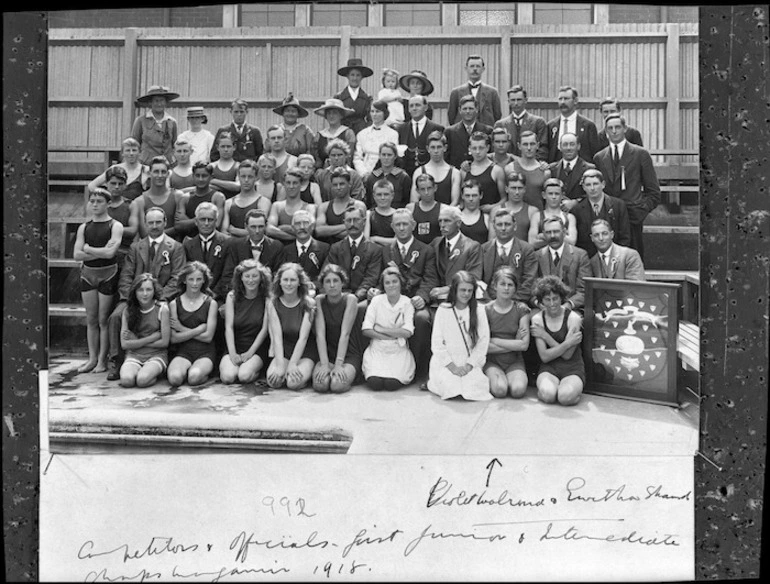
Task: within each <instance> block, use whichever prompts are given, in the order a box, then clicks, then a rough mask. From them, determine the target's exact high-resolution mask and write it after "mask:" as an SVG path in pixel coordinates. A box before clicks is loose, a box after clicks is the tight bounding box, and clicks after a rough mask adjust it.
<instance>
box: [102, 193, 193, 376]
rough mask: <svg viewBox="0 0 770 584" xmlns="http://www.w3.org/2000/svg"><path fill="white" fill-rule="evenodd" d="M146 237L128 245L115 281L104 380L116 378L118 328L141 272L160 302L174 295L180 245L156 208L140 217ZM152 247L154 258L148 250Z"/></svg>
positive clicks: (182, 258) (181, 265)
mask: <svg viewBox="0 0 770 584" xmlns="http://www.w3.org/2000/svg"><path fill="white" fill-rule="evenodd" d="M144 221H145V225H146V226H147V236H146V237H144V238H143V239H140V240H139V241H136V242H134V243H132V244H131V247H130V248H129V250H128V254H127V255H126V260H125V262H124V263H123V268H122V269H121V272H120V279H119V280H118V298H119V301H118V304H117V306H115V309H114V310H113V311H112V314H110V317H109V319H108V321H107V332H108V335H109V345H110V346H109V351H108V354H107V379H108V380H111V381H112V380H115V379H118V378H119V377H120V374H119V371H120V365H121V362H122V360H123V349H122V348H121V346H120V325H121V319H122V317H123V311H124V310H125V309H126V306H127V301H128V293H129V290H130V289H131V285H132V284H133V283H134V282H135V281H136V279H137V278H138V277H139V276H140V275H141V274H143V273H144V272H150V273H151V274H152V275H153V276H155V278H156V279H157V280H158V284H159V285H160V286H161V294H160V298H161V300H163V301H166V302H168V301H170V300H171V299H172V298H174V297H175V296H176V295H177V293H178V290H177V282H178V280H179V275H180V274H181V272H182V268H184V265H185V252H184V248H183V247H182V244H181V243H179V242H178V241H175V240H174V239H172V238H171V237H169V236H168V235H166V233H165V229H166V213H165V211H163V209H161V208H160V207H150V208H149V209H147V210H146V211H145V214H144ZM153 246H154V247H155V250H156V251H155V254H154V257H151V254H152V252H151V250H152V248H153Z"/></svg>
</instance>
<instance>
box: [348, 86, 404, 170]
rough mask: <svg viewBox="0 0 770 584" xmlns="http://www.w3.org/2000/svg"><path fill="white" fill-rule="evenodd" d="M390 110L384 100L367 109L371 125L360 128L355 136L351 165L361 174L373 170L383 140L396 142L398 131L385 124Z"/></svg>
mask: <svg viewBox="0 0 770 584" xmlns="http://www.w3.org/2000/svg"><path fill="white" fill-rule="evenodd" d="M389 114H390V110H389V109H388V104H387V103H385V102H384V101H379V100H377V101H375V102H374V103H372V107H371V109H370V110H369V116H370V117H371V118H372V125H371V126H367V127H366V128H364V129H363V130H361V131H360V132H359V133H358V135H357V136H356V150H355V154H354V155H353V166H354V168H355V169H356V172H358V174H360V175H361V176H366V175H367V174H368V173H370V172H372V170H374V167H375V165H376V164H377V161H378V160H379V158H380V146H381V145H383V144H384V143H385V142H392V143H394V144H398V132H396V131H395V130H394V129H393V128H391V127H389V126H386V125H385V120H387V119H388V115H389Z"/></svg>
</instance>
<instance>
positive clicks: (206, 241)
mask: <svg viewBox="0 0 770 584" xmlns="http://www.w3.org/2000/svg"><path fill="white" fill-rule="evenodd" d="M214 233H215V232H214V231H212V232H211V235H209V236H208V237H203V236H202V235H201V234H200V233H199V234H198V237H200V238H201V243H208V242H209V241H211V240H212V239H214Z"/></svg>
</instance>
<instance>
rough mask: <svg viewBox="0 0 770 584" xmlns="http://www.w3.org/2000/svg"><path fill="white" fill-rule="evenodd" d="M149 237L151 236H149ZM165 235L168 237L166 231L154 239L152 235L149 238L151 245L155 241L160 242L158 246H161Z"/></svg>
mask: <svg viewBox="0 0 770 584" xmlns="http://www.w3.org/2000/svg"><path fill="white" fill-rule="evenodd" d="M148 237H149V236H148ZM165 237H166V234H165V233H161V234H160V237H158V238H156V239H153V238H152V237H150V238H149V239H150V245H151V246H152V244H153V243H157V244H158V247H160V244H161V243H163V239H164V238H165Z"/></svg>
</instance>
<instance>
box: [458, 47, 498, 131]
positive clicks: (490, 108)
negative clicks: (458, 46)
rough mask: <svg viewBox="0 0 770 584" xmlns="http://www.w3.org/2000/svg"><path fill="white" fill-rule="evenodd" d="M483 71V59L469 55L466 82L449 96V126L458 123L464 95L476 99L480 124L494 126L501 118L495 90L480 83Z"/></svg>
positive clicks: (466, 62)
mask: <svg viewBox="0 0 770 584" xmlns="http://www.w3.org/2000/svg"><path fill="white" fill-rule="evenodd" d="M484 69H485V65H484V59H483V58H482V57H481V55H470V56H469V57H468V58H467V59H466V60H465V73H466V74H467V75H468V82H467V83H463V84H462V85H460V86H458V87H455V88H454V89H453V90H452V92H451V93H450V94H449V106H448V108H447V116H448V119H449V123H450V124H456V123H457V122H459V121H460V114H459V112H460V100H461V99H462V98H463V97H465V96H466V95H472V96H473V97H474V98H475V99H476V103H477V104H478V110H479V117H478V119H479V121H480V122H481V123H482V124H486V125H487V126H494V125H495V122H496V121H497V120H499V119H500V118H502V117H503V112H502V108H501V107H500V95H499V94H498V93H497V89H496V88H494V87H492V86H491V85H487V84H486V83H482V82H481V76H482V75H483V74H484Z"/></svg>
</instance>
